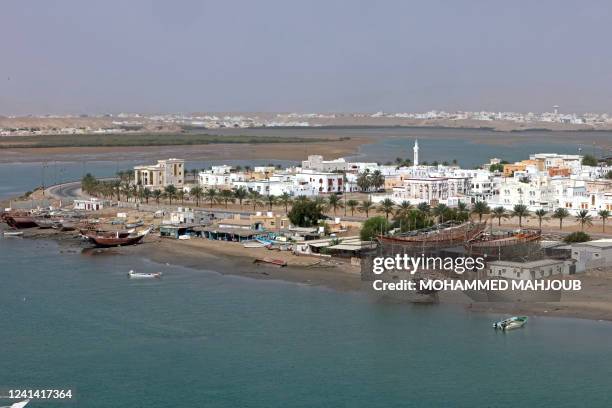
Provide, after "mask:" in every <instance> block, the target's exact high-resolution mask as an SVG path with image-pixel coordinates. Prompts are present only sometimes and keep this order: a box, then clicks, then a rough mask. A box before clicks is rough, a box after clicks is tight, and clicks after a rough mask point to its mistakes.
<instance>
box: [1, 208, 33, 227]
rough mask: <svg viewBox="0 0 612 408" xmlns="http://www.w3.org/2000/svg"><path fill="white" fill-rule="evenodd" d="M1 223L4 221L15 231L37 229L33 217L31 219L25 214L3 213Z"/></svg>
mask: <svg viewBox="0 0 612 408" xmlns="http://www.w3.org/2000/svg"><path fill="white" fill-rule="evenodd" d="M2 221H4V222H5V223H6V224H7V225H8V226H9V227H11V228H15V229H23V228H34V227H38V224H36V220H35V219H34V217H31V216H30V215H29V214H27V213H17V212H16V213H3V214H2Z"/></svg>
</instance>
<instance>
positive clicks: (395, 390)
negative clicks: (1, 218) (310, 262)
mask: <svg viewBox="0 0 612 408" xmlns="http://www.w3.org/2000/svg"><path fill="white" fill-rule="evenodd" d="M200 267H201V268H202V269H199V268H198V269H191V268H186V267H181V266H176V265H174V264H172V263H169V264H159V263H154V262H152V261H150V260H148V259H145V258H134V257H133V256H126V255H120V254H115V255H112V254H96V253H94V254H92V253H91V252H86V253H82V252H81V251H80V250H78V249H74V248H71V247H68V246H65V244H60V243H57V242H55V241H50V240H28V239H23V238H15V237H13V238H0V274H1V279H2V280H1V281H2V283H1V284H0V333H1V336H0V338H1V339H2V341H1V343H0V344H1V345H2V347H0V361H1V362H2V364H1V369H0V390H9V389H63V390H71V392H72V399H71V400H62V401H59V400H54V401H40V400H36V401H32V402H31V403H30V405H29V406H28V408H29V407H30V406H31V407H32V408H36V407H43V408H44V407H64V406H66V407H72V406H74V407H91V408H97V407H108V408H119V407H126V408H127V407H148V408H155V407H159V408H162V407H164V408H165V407H175V406H176V407H219V408H234V407H253V408H269V407H364V408H371V407H514V406H527V407H555V408H559V407H577V406H588V407H609V406H610V398H609V392H610V378H612V364H611V363H610V358H609V356H610V355H612V341H611V339H612V324H610V323H608V322H601V321H589V320H579V319H569V318H547V317H535V316H532V317H531V318H530V320H529V322H528V324H527V325H526V326H525V327H524V328H523V329H520V330H515V331H513V332H508V333H503V332H497V331H495V330H493V329H492V327H491V323H492V322H493V321H495V320H497V319H500V318H501V317H503V316H502V315H497V314H491V315H489V314H481V313H473V312H468V311H466V310H464V309H463V308H462V307H460V306H452V305H446V306H444V305H405V304H385V303H379V302H378V301H376V300H374V299H372V298H370V297H368V295H366V294H361V293H352V292H337V291H333V290H330V289H325V288H322V287H313V286H308V285H303V284H295V283H286V282H281V281H264V280H255V279H249V278H244V277H238V276H231V275H222V274H219V273H217V272H216V271H212V270H206V266H205V265H200ZM130 269H133V270H136V271H140V272H157V271H161V272H163V277H162V279H159V280H140V281H138V280H130V279H128V278H127V272H128V271H129V270H130ZM4 392H6V391H4ZM0 404H1V405H9V404H8V400H6V399H0Z"/></svg>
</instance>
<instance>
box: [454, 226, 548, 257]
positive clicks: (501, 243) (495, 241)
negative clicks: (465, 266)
mask: <svg viewBox="0 0 612 408" xmlns="http://www.w3.org/2000/svg"><path fill="white" fill-rule="evenodd" d="M541 238H542V231H541V230H535V229H534V230H529V229H521V230H518V231H513V232H508V233H505V234H502V235H500V234H497V235H492V234H485V233H484V231H483V232H482V233H481V234H479V235H478V236H475V237H474V238H472V239H471V240H469V241H467V242H466V243H465V244H464V246H465V249H467V250H468V251H471V252H472V253H486V252H489V251H495V250H498V249H501V248H503V247H509V246H512V245H518V244H524V243H527V242H533V241H539V240H540V239H541Z"/></svg>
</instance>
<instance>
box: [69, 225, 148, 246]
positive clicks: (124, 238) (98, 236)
mask: <svg viewBox="0 0 612 408" xmlns="http://www.w3.org/2000/svg"><path fill="white" fill-rule="evenodd" d="M149 232H150V229H146V230H144V231H141V232H131V233H130V232H127V231H116V232H111V233H109V232H94V233H91V232H87V231H81V234H82V235H83V236H84V237H85V238H87V240H88V241H90V242H92V243H93V244H95V245H96V246H97V247H101V248H108V247H116V246H126V245H134V244H137V243H139V242H140V241H142V240H143V238H144V237H145V236H147V234H148V233H149Z"/></svg>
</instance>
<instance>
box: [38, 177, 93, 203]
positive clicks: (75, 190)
mask: <svg viewBox="0 0 612 408" xmlns="http://www.w3.org/2000/svg"><path fill="white" fill-rule="evenodd" d="M45 196H48V197H51V198H54V199H56V200H67V201H72V200H75V199H79V198H83V197H87V196H86V195H85V194H84V193H83V191H82V190H81V182H80V181H72V182H68V183H63V184H57V185H55V186H50V187H48V188H46V189H45Z"/></svg>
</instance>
